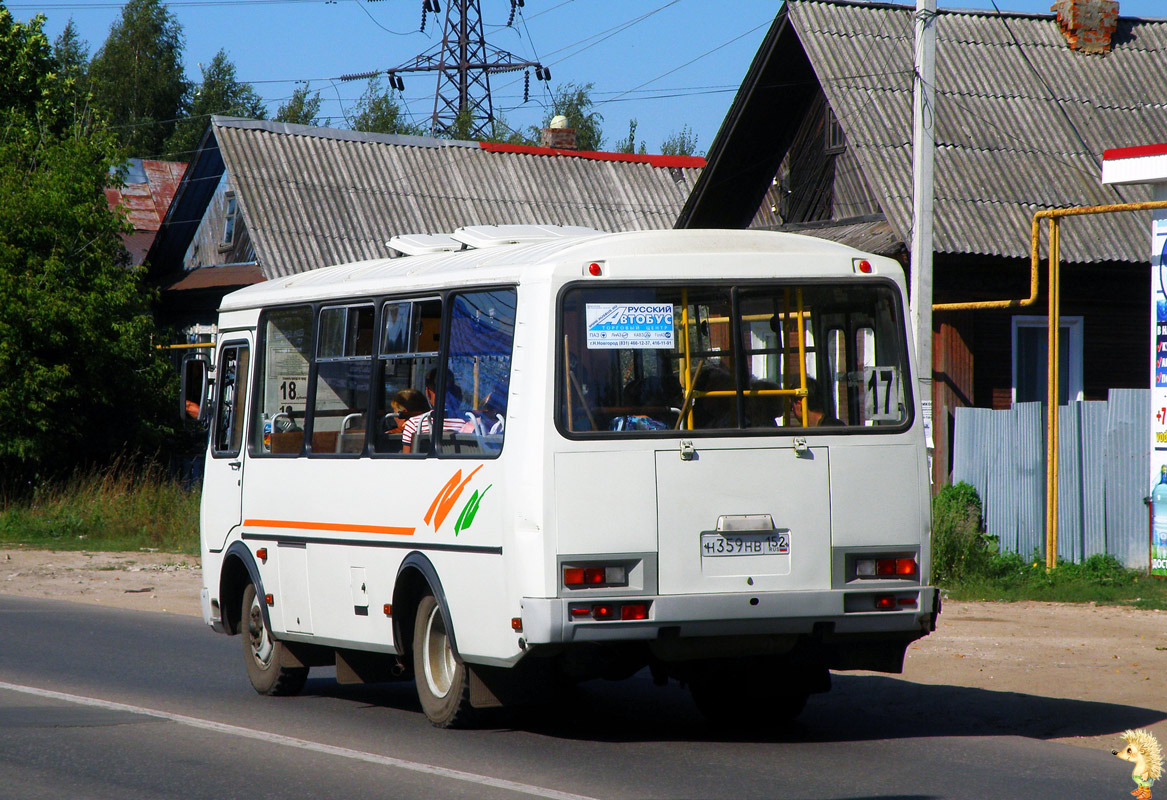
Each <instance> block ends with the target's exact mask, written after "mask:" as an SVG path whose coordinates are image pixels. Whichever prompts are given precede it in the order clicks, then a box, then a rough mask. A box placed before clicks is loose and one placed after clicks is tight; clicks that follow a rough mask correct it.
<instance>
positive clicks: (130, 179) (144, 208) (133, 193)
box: [105, 158, 186, 231]
mask: <svg viewBox="0 0 1167 800" xmlns="http://www.w3.org/2000/svg"><path fill="white" fill-rule="evenodd" d="M185 170H186V163H185V162H180V161H148V160H143V159H140V158H132V159H130V164H129V171H128V174H127V176H126V182H125V184H124V185H122V186H120V187H111V188H107V189H106V190H105V199H106V202H107V203H108V204H109V207H110V208H118V207H119V206H120V207H121V208H122V209H123V210H124V211H125V213H126V218H127V219H128V220H129V222H130V224H131V225H133V226H134V230H136V231H156V230H158V227H159V225H161V223H162V218H163V217H164V216H166V209H167V208H169V207H170V201H171V200H172V199H174V192H175V190H177V189H178V184H179V182H180V181H181V180H182V173H183V172H184V171H185Z"/></svg>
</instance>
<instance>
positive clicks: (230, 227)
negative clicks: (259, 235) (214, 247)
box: [220, 194, 239, 247]
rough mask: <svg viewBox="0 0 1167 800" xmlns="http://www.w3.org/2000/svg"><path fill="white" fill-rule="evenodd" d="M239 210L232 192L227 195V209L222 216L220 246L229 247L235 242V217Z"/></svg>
mask: <svg viewBox="0 0 1167 800" xmlns="http://www.w3.org/2000/svg"><path fill="white" fill-rule="evenodd" d="M238 212H239V204H238V202H237V201H236V199H235V195H234V194H228V195H227V211H226V213H225V214H224V216H223V240H222V241H221V242H220V245H221V246H222V247H230V246H231V245H232V244H234V243H235V217H236V216H237V214H238Z"/></svg>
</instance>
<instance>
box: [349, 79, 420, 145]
mask: <svg viewBox="0 0 1167 800" xmlns="http://www.w3.org/2000/svg"><path fill="white" fill-rule="evenodd" d="M353 110H354V111H355V113H354V114H353V115H352V116H351V117H350V118H349V124H350V125H351V126H352V129H353V130H354V131H364V132H365V133H405V134H412V135H414V136H425V135H426V134H428V133H429V130H428V129H427V128H426V127H425V126H423V125H415V124H414V123H412V122H410V121H409V120H408V119H406V116H405V110H404V108H403V107H402V105H401V101H400V99H399V95H397V94H396V92H395V90H394V89H393V88H392V87H386V88H381V76H379V75H378V76H377V77H375V78H371V79H370V80H369V84H368V86H366V87H365V91H364V93H363V94H362V95H361V97H360V99H359V100H357V104H356V108H355V109H353Z"/></svg>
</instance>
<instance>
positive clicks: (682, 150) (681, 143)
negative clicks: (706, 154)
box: [660, 125, 697, 156]
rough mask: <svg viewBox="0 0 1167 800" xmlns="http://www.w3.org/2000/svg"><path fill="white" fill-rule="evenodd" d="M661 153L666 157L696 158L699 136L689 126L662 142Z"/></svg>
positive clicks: (682, 127)
mask: <svg viewBox="0 0 1167 800" xmlns="http://www.w3.org/2000/svg"><path fill="white" fill-rule="evenodd" d="M660 151H661V154H662V155H666V156H695V155H697V134H695V133H693V129H692V128H690V127H689V126H688V125H682V126H681V129H680V130H679V131H677V132H676V133H673V134H671V135H670V136H669V137H668V138H667V139H665V140H664V141H663V142H661V146H660Z"/></svg>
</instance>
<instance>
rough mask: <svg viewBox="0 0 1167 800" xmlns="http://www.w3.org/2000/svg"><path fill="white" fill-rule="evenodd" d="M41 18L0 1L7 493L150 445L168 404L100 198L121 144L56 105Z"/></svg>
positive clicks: (120, 221) (1, 446)
mask: <svg viewBox="0 0 1167 800" xmlns="http://www.w3.org/2000/svg"><path fill="white" fill-rule="evenodd" d="M43 22H44V19H43V17H35V18H34V19H33V20H32V21H31V22H30V23H28V24H27V25H20V24H18V23H16V22H14V21H13V19H12V17H11V15H10V14H9V13H8V12H7V11H5V10H4V9H2V8H0V75H4V76H5V77H6V80H5V81H4V82H3V88H0V132H2V133H0V375H3V376H4V380H3V381H0V419H3V420H4V435H3V436H0V480H2V481H3V482H4V483H5V484H6V485H7V487H8V488H9V489H15V488H19V487H21V486H27V485H28V482H29V481H33V480H35V479H37V478H38V477H45V476H51V475H57V474H62V473H64V472H67V471H70V470H71V469H73V468H75V467H77V466H79V465H81V464H84V463H86V462H89V463H108V461H109V460H111V459H112V458H113V457H115V456H116V455H118V454H119V453H120V452H124V451H125V450H127V449H133V448H142V449H154V448H156V447H157V446H158V445H159V444H160V443H161V442H162V440H163V439H162V437H163V436H164V435H165V434H166V431H167V426H166V424H164V423H162V422H161V420H164V419H166V418H168V416H169V414H166V413H165V411H170V410H171V406H172V405H173V404H172V403H171V402H170V401H169V400H168V399H167V398H168V395H167V393H166V387H167V386H168V381H169V380H170V379H171V376H172V371H171V370H170V369H169V368H168V367H167V365H166V363H165V362H164V361H163V360H162V359H160V358H159V357H158V356H157V355H156V351H155V350H154V349H153V348H152V347H151V336H152V335H153V333H154V325H153V321H152V319H151V317H150V315H149V313H148V312H149V308H148V301H149V299H150V296H151V295H150V293H149V292H148V291H147V290H146V289H145V288H144V283H143V280H144V273H143V272H142V271H141V270H135V269H131V268H129V267H128V266H127V265H126V262H127V256H126V253H125V249H124V247H123V246H122V240H121V238H120V235H121V234H123V233H125V232H127V231H128V230H129V226H128V224H127V223H126V221H125V219H124V217H122V216H120V215H119V214H116V213H114V212H112V211H110V209H109V207H108V205H107V204H106V199H105V193H104V190H105V188H106V185H107V184H108V183H109V181H110V170H111V168H112V167H114V166H115V165H116V163H117V143H116V141H115V139H114V138H113V136H112V135H110V134H109V133H108V132H106V131H104V130H101V129H97V130H87V129H85V128H82V127H81V126H79V125H77V124H76V123H75V122H72V121H71V115H67V114H63V113H61V112H60V110H59V109H58V108H56V106H55V104H56V102H57V101H58V99H59V98H61V97H65V96H67V95H68V90H69V88H70V86H71V83H70V80H69V78H68V77H66V76H64V75H62V74H60V73H58V72H57V71H56V67H57V66H58V65H57V63H56V61H55V59H53V57H52V51H51V48H50V46H49V42H48V39H47V38H46V37H45V35H44V32H43V30H42V27H43ZM38 98H39V99H38ZM30 101H31V102H30ZM164 409H165V411H164Z"/></svg>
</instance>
